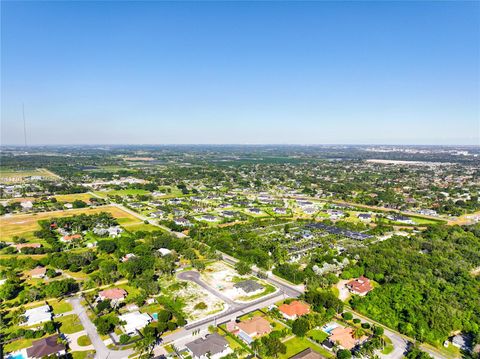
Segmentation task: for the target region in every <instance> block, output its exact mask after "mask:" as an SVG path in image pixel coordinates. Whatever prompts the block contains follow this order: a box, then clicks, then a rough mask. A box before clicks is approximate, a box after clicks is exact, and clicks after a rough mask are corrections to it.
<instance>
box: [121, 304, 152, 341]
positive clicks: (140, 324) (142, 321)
mask: <svg viewBox="0 0 480 359" xmlns="http://www.w3.org/2000/svg"><path fill="white" fill-rule="evenodd" d="M118 318H119V319H120V321H122V322H125V324H124V325H123V331H124V332H125V334H127V335H131V334H135V333H136V332H137V331H138V330H140V329H142V328H145V327H146V326H147V325H148V324H149V323H150V322H151V321H152V318H151V317H150V316H149V315H148V314H147V313H140V312H139V311H138V310H137V311H135V312H130V313H126V314H122V315H120V316H119V317H118Z"/></svg>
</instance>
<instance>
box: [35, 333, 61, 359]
mask: <svg viewBox="0 0 480 359" xmlns="http://www.w3.org/2000/svg"><path fill="white" fill-rule="evenodd" d="M59 339H60V338H59V335H58V334H55V335H52V336H50V337H46V338H42V339H39V340H35V341H34V342H32V346H31V347H30V348H27V356H28V358H29V359H40V358H45V357H50V356H51V355H56V356H61V355H65V354H66V353H67V352H66V350H67V348H66V347H65V345H64V344H63V343H62V342H60V340H59Z"/></svg>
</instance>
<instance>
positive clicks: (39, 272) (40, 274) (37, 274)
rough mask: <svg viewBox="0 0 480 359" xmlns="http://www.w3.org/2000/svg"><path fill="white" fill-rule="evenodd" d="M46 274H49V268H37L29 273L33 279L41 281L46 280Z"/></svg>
mask: <svg viewBox="0 0 480 359" xmlns="http://www.w3.org/2000/svg"><path fill="white" fill-rule="evenodd" d="M46 273H47V268H45V267H41V266H37V267H35V268H34V269H32V270H31V271H30V272H28V275H29V276H30V277H31V278H37V279H40V278H45V275H46Z"/></svg>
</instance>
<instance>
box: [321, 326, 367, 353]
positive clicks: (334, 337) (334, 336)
mask: <svg viewBox="0 0 480 359" xmlns="http://www.w3.org/2000/svg"><path fill="white" fill-rule="evenodd" d="M329 339H330V341H331V342H332V343H337V344H338V345H339V346H341V347H342V348H343V349H348V350H351V349H353V348H354V347H355V345H357V344H360V343H362V342H364V341H365V339H367V337H366V336H363V337H362V338H360V339H356V338H355V336H354V334H353V328H350V327H342V326H338V327H336V328H335V329H333V330H332V331H331V332H330V337H329Z"/></svg>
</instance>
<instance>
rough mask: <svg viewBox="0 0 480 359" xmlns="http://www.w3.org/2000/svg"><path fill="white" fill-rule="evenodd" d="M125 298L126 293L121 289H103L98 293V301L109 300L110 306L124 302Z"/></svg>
mask: <svg viewBox="0 0 480 359" xmlns="http://www.w3.org/2000/svg"><path fill="white" fill-rule="evenodd" d="M126 296H127V291H126V290H125V289H122V288H110V289H105V290H102V291H101V292H100V293H98V298H99V299H100V300H110V301H112V304H118V303H120V302H122V301H123V300H125V297H126Z"/></svg>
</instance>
